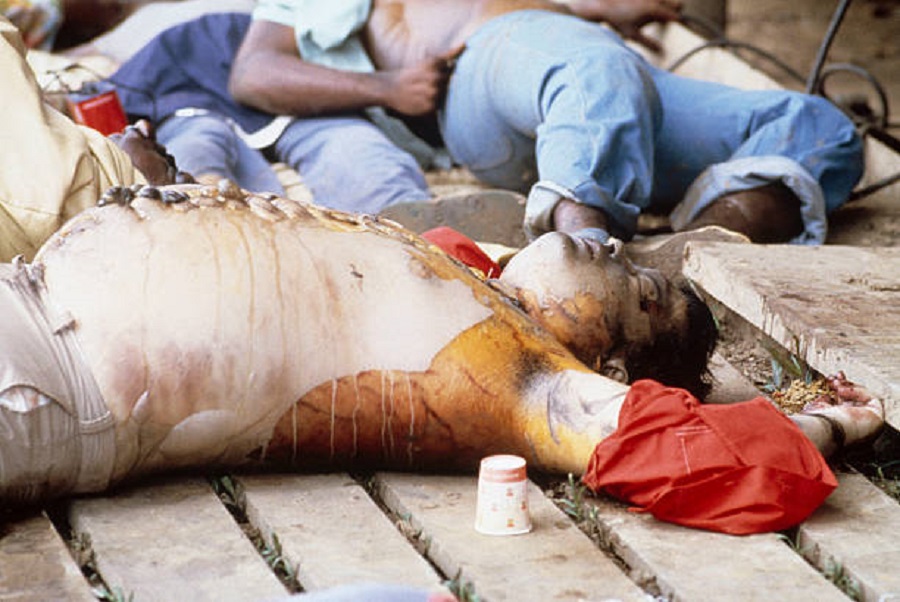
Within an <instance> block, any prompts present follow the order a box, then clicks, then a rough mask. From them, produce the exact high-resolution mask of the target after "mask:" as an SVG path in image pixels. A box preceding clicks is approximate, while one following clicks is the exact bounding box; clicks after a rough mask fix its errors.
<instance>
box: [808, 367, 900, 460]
mask: <svg viewBox="0 0 900 602" xmlns="http://www.w3.org/2000/svg"><path fill="white" fill-rule="evenodd" d="M828 384H829V387H830V388H831V391H832V395H831V396H822V397H820V398H819V399H817V400H815V401H813V402H810V403H808V404H806V406H805V407H804V408H803V410H801V411H800V413H798V414H795V415H794V416H793V417H792V419H793V420H794V422H796V423H797V425H798V426H799V427H800V428H801V429H802V430H803V432H804V433H805V434H806V435H807V437H809V438H810V440H811V441H812V442H813V443H814V444H815V445H816V447H817V448H819V451H820V452H822V454H823V455H824V456H826V457H827V456H829V455H833V454H834V453H836V452H840V451H841V450H842V449H843V448H844V447H845V446H849V445H856V444H860V443H865V442H868V441H872V440H873V439H875V437H877V436H878V434H879V433H880V432H881V430H882V428H883V427H884V404H883V402H882V401H881V400H880V399H876V398H874V397H873V396H872V394H871V393H869V392H868V391H867V390H866V389H865V388H864V387H862V386H860V385H857V384H856V383H853V382H851V381H849V380H847V377H846V376H844V374H843V372H841V373H839V374H837V375H835V376H830V377H829V378H828Z"/></svg>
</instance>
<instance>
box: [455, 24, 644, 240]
mask: <svg viewBox="0 0 900 602" xmlns="http://www.w3.org/2000/svg"><path fill="white" fill-rule="evenodd" d="M646 66H647V65H646V63H645V62H644V61H643V60H642V59H641V58H640V57H639V56H638V55H636V54H635V53H633V52H631V51H630V50H629V49H628V48H627V47H626V46H624V45H623V44H622V43H621V40H620V39H619V38H618V37H617V36H615V34H613V33H611V32H610V31H608V30H607V29H605V28H604V27H602V26H599V25H595V24H591V23H587V22H585V21H582V20H579V19H575V18H570V17H566V16H563V15H556V14H551V13H543V12H537V11H535V12H530V11H523V12H519V13H514V14H512V15H507V16H505V17H501V18H498V19H494V20H493V21H491V22H489V23H488V24H487V25H486V26H485V27H483V28H482V29H480V30H479V31H478V32H477V33H476V34H475V35H474V36H473V37H472V38H470V40H469V41H468V42H467V50H466V51H465V52H464V53H463V55H462V56H461V57H460V59H459V61H458V62H457V66H456V70H455V72H454V76H453V78H452V80H451V83H450V88H449V91H448V95H447V100H446V103H445V110H444V113H443V115H442V130H443V134H444V139H445V141H446V143H447V147H448V149H449V150H450V153H451V155H452V156H453V158H454V159H455V160H457V161H458V162H460V163H462V164H463V165H466V166H467V167H468V168H469V169H470V170H471V171H472V172H473V173H474V174H475V175H476V176H478V177H479V178H480V179H482V180H484V181H486V182H488V183H490V184H492V185H496V186H502V187H506V188H512V189H516V190H523V191H525V190H529V189H530V188H531V189H532V191H531V193H530V194H529V201H528V205H529V206H528V209H527V211H528V213H529V217H528V218H527V219H528V220H529V221H531V222H536V223H537V222H541V223H540V224H539V225H538V226H537V227H536V228H535V229H533V231H532V233H533V234H535V235H536V234H539V233H540V232H541V231H543V230H548V229H553V228H555V225H554V224H553V220H552V218H551V217H550V216H552V211H553V209H554V208H555V206H556V204H558V202H559V200H560V199H561V198H571V199H572V200H575V201H577V202H579V203H581V204H583V205H587V206H590V207H596V208H599V209H602V210H603V212H604V213H605V214H606V216H607V217H608V218H609V221H610V222H611V223H610V228H611V229H612V230H613V232H614V233H615V234H617V235H618V236H621V237H630V235H631V234H632V233H633V232H634V228H635V225H636V221H637V215H638V214H639V212H640V210H641V208H642V207H644V206H646V204H647V203H648V202H649V197H650V182H651V175H652V169H651V168H652V162H653V136H652V134H653V131H654V129H655V128H656V123H657V120H658V103H657V99H656V93H655V91H654V90H653V86H652V81H651V80H650V77H649V75H647V73H646V72H645V68H646ZM475 132H477V136H476V135H474V133H475ZM536 181H540V183H541V184H543V183H546V184H548V186H541V184H539V185H538V186H537V187H534V188H532V185H533V184H535V182H536ZM535 188H536V189H539V190H541V191H545V192H546V191H549V194H536V192H535ZM541 197H542V198H541ZM545 199H546V200H545Z"/></svg>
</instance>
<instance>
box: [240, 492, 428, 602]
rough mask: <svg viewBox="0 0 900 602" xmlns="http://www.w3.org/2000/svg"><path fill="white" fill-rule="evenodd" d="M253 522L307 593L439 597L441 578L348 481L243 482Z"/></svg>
mask: <svg viewBox="0 0 900 602" xmlns="http://www.w3.org/2000/svg"><path fill="white" fill-rule="evenodd" d="M239 482H240V483H241V484H242V485H243V487H244V492H245V496H246V512H247V517H248V519H249V520H250V522H251V523H252V524H253V525H254V526H256V528H257V529H259V531H260V533H261V535H262V536H263V538H265V539H266V540H267V541H268V542H269V543H270V545H271V543H272V534H275V535H276V536H277V538H278V541H279V543H280V546H281V550H282V553H283V555H284V557H285V560H286V561H287V562H288V563H289V564H290V565H291V566H296V567H297V577H298V580H299V582H300V583H301V585H302V586H303V589H304V590H306V591H317V590H321V589H326V588H329V587H333V586H337V585H346V584H351V583H387V584H400V585H408V586H414V587H421V588H425V589H435V590H437V589H438V588H439V586H440V584H441V581H442V578H441V576H440V575H438V573H437V572H436V571H435V570H434V569H433V568H432V567H431V565H429V564H428V562H427V561H426V560H425V559H424V558H423V557H422V556H420V555H419V553H418V552H416V550H415V549H414V548H413V547H412V545H411V544H410V543H409V541H407V539H406V538H405V537H404V536H403V534H402V533H401V532H400V531H399V530H398V529H397V528H396V527H395V525H394V524H392V523H391V521H390V520H389V519H388V517H387V516H386V515H385V514H384V513H383V512H382V511H381V509H380V508H378V506H377V505H376V504H375V502H374V501H373V500H372V499H371V498H370V497H369V495H368V493H367V492H366V491H365V489H363V488H362V487H361V486H360V485H359V484H358V483H357V482H356V481H354V480H353V479H352V478H350V477H349V476H348V475H344V474H333V475H320V476H292V475H254V476H247V477H240V479H239Z"/></svg>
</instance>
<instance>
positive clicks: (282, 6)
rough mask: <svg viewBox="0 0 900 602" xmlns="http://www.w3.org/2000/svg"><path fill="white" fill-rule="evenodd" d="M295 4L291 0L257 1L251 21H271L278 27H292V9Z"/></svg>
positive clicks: (293, 19) (294, 18)
mask: <svg viewBox="0 0 900 602" xmlns="http://www.w3.org/2000/svg"><path fill="white" fill-rule="evenodd" d="M295 4H297V3H296V2H291V0H259V1H258V2H257V3H256V8H254V9H253V19H254V20H260V21H272V22H273V23H278V24H279V25H287V26H288V27H293V26H294V21H295V20H296V17H295V16H294V8H295V6H294V5H295Z"/></svg>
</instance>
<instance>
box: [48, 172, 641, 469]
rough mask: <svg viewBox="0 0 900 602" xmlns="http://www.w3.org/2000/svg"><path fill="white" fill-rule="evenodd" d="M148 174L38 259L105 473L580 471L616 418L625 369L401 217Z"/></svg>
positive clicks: (72, 225) (78, 221)
mask: <svg viewBox="0 0 900 602" xmlns="http://www.w3.org/2000/svg"><path fill="white" fill-rule="evenodd" d="M152 190H153V189H146V188H145V189H144V191H142V192H139V193H138V197H137V198H135V199H134V200H131V201H130V204H128V203H125V204H110V205H108V206H104V207H99V208H96V209H93V210H90V211H87V212H85V213H83V214H82V215H80V216H78V217H77V218H75V219H74V220H72V221H71V222H69V224H67V226H66V227H65V228H63V230H62V231H60V232H59V233H58V234H57V236H55V237H54V238H53V239H51V241H49V242H48V243H47V244H46V245H45V246H44V248H43V249H42V250H41V251H40V253H39V254H38V256H37V257H36V259H35V262H34V264H33V268H35V269H36V271H37V273H41V274H42V277H43V281H44V283H45V285H46V288H47V291H48V298H49V303H50V304H51V305H52V306H53V308H54V310H55V311H57V312H60V313H61V314H62V315H67V316H69V317H71V320H70V322H69V323H70V324H71V325H72V328H74V329H75V333H76V335H77V338H78V341H79V344H80V347H81V349H82V350H83V354H84V358H85V361H86V363H87V364H88V365H89V366H90V369H91V371H92V373H93V375H94V377H95V379H96V380H97V383H98V385H99V388H100V391H101V393H102V396H103V398H104V400H105V402H106V404H107V405H108V407H109V408H110V410H111V411H112V414H113V415H114V418H115V424H116V427H115V429H116V444H115V449H116V453H115V459H114V467H113V470H112V478H111V482H118V481H120V480H122V479H124V478H128V477H132V476H135V475H137V474H142V473H145V472H148V471H158V470H163V469H172V468H179V467H197V466H202V467H208V466H213V465H225V466H239V465H248V464H251V465H252V464H256V463H259V462H261V461H265V462H268V463H272V464H282V463H289V464H292V465H294V466H298V467H308V468H321V467H324V466H328V467H348V466H359V467H378V468H399V469H421V470H458V469H466V468H473V467H474V466H475V465H476V463H477V461H478V459H480V458H481V457H482V456H484V455H486V454H489V453H494V452H511V453H518V454H521V455H524V456H525V457H526V458H527V459H528V460H529V462H530V463H532V465H533V466H534V467H536V468H540V469H544V470H548V471H558V472H574V473H580V471H581V470H583V469H584V466H585V465H586V462H587V460H588V457H589V455H590V453H591V451H592V450H593V446H594V445H595V444H596V443H597V441H599V440H600V439H601V438H602V437H603V436H604V435H606V434H608V433H609V432H611V431H612V430H613V429H614V428H615V422H616V417H617V414H618V409H619V406H620V403H621V399H622V396H623V395H624V393H625V391H626V388H625V386H624V385H621V384H619V383H616V382H614V381H611V380H609V379H607V378H604V377H602V376H600V375H598V374H595V373H593V372H591V371H590V370H588V369H587V368H586V367H585V366H584V365H583V364H581V363H580V362H578V361H577V360H576V359H575V358H574V357H573V356H572V355H571V354H570V353H569V352H568V351H566V350H565V349H564V348H563V347H562V346H561V345H560V344H559V343H558V342H557V341H556V340H555V339H553V338H552V337H551V336H550V335H548V334H547V333H546V332H545V331H543V330H542V329H540V328H539V327H538V326H537V325H536V324H535V323H534V322H533V321H532V320H531V319H529V318H528V317H527V316H526V315H525V314H524V313H522V312H521V311H520V310H518V309H517V308H516V307H515V306H513V305H512V304H511V303H510V302H509V301H508V299H507V298H505V297H504V296H502V295H501V294H499V293H497V292H496V291H495V290H493V289H492V288H491V287H489V286H488V285H486V284H485V283H483V282H482V281H481V280H479V279H478V278H477V277H476V276H475V275H474V274H472V273H471V272H470V271H469V270H468V269H466V268H465V267H463V266H461V265H460V264H458V263H456V262H454V261H453V260H451V259H449V258H448V257H447V256H445V255H443V254H442V253H440V252H438V251H436V250H435V249H434V248H432V247H429V246H428V245H427V244H426V243H424V242H423V241H422V240H421V239H419V238H417V237H414V236H413V235H411V234H410V233H408V232H407V231H405V230H403V229H401V228H399V227H397V226H396V225H394V224H393V223H391V222H387V221H384V220H377V219H374V218H369V217H365V216H362V217H358V216H351V215H347V214H343V213H336V212H329V211H324V210H322V209H319V208H317V207H314V206H310V205H301V204H298V203H296V202H294V201H288V200H284V199H279V198H275V197H261V196H245V195H244V193H242V192H240V191H238V190H236V189H234V188H230V189H229V188H227V187H225V189H224V193H221V192H219V191H218V190H217V189H215V188H210V187H200V186H193V187H182V188H180V189H179V191H180V192H181V194H183V195H185V196H186V197H188V198H186V199H185V200H182V201H181V202H175V203H172V202H169V203H164V202H162V201H160V200H158V199H154V198H150V197H152V196H154V195H153V193H152V192H150V191H152ZM175 194H176V193H175V192H174V191H173V190H170V191H168V192H167V197H168V198H170V199H171V198H173V195H175ZM141 195H149V196H141Z"/></svg>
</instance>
